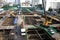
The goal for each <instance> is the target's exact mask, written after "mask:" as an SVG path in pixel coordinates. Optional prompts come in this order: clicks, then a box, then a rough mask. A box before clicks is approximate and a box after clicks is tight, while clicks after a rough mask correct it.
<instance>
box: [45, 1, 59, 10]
mask: <svg viewBox="0 0 60 40" xmlns="http://www.w3.org/2000/svg"><path fill="white" fill-rule="evenodd" d="M50 7H51V8H52V9H59V8H60V0H46V10H48V9H49V8H50Z"/></svg>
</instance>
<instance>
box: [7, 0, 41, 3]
mask: <svg viewBox="0 0 60 40" xmlns="http://www.w3.org/2000/svg"><path fill="white" fill-rule="evenodd" d="M14 1H15V0H7V2H8V3H9V2H14ZM29 1H30V2H31V1H32V0H29ZM21 2H25V0H21ZM39 3H41V0H40V1H39Z"/></svg>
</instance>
